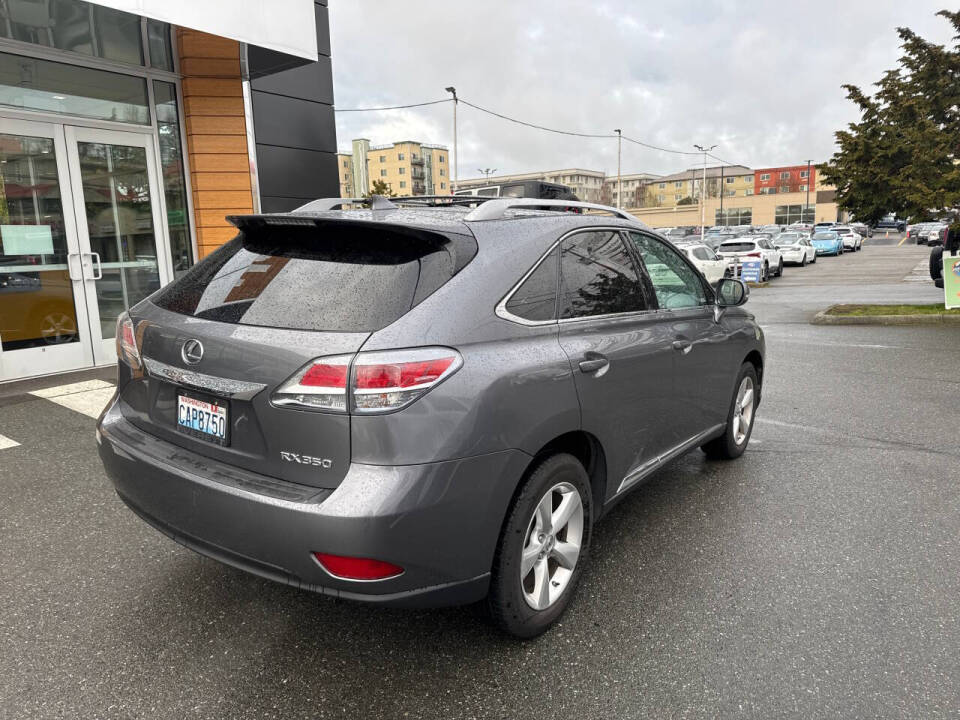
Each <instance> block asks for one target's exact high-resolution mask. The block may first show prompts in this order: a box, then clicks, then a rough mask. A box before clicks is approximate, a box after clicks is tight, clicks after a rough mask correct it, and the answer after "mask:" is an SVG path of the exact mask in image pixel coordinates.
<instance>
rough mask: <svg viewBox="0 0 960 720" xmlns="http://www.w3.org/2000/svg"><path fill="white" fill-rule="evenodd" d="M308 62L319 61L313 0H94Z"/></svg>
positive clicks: (96, 2) (97, 3)
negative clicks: (293, 56) (300, 58)
mask: <svg viewBox="0 0 960 720" xmlns="http://www.w3.org/2000/svg"><path fill="white" fill-rule="evenodd" d="M90 2H92V3H94V4H95V5H104V6H106V7H111V8H114V9H115V10H123V11H124V12H128V13H133V14H134V15H143V16H144V17H148V18H152V19H154V20H162V21H163V22H168V23H170V24H171V25H180V26H182V27H187V28H190V29H192V30H200V31H202V32H205V33H210V34H211V35H219V36H220V37H226V38H230V39H232V40H239V41H240V42H244V43H247V44H248V45H256V46H257V47H262V48H267V49H268V50H276V51H277V52H282V53H286V54H288V55H296V56H297V57H302V58H306V59H307V60H316V59H317V21H316V18H315V16H314V7H313V0H269V2H264V0H90Z"/></svg>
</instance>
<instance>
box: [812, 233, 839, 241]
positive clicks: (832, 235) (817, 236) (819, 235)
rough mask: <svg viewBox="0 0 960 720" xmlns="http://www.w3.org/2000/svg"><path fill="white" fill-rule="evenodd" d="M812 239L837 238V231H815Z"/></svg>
mask: <svg viewBox="0 0 960 720" xmlns="http://www.w3.org/2000/svg"><path fill="white" fill-rule="evenodd" d="M811 239H812V240H836V239H837V233H835V232H818V233H814V234H813V237H812V238H811Z"/></svg>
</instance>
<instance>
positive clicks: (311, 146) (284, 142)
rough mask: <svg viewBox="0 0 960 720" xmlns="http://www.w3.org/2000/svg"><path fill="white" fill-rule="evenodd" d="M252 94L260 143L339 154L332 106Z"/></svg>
mask: <svg viewBox="0 0 960 720" xmlns="http://www.w3.org/2000/svg"><path fill="white" fill-rule="evenodd" d="M251 95H252V100H253V118H254V130H255V132H256V138H257V143H258V144H260V145H281V146H283V147H292V148H303V149H305V150H323V151H325V152H332V153H335V152H336V151H337V128H336V122H335V120H334V117H333V107H332V106H330V105H320V104H318V103H315V102H310V101H309V100H299V99H296V98H289V97H285V96H283V95H271V94H269V93H262V92H254V93H251Z"/></svg>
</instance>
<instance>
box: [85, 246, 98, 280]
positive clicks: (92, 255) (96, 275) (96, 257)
mask: <svg viewBox="0 0 960 720" xmlns="http://www.w3.org/2000/svg"><path fill="white" fill-rule="evenodd" d="M87 255H89V256H90V257H92V258H94V259H95V260H96V261H97V268H96V270H95V271H94V272H95V275H94V276H93V277H92V278H90V279H91V280H102V279H103V265H101V264H100V253H96V252H88V253H87ZM81 267H82V265H81Z"/></svg>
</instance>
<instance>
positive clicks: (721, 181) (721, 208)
mask: <svg viewBox="0 0 960 720" xmlns="http://www.w3.org/2000/svg"><path fill="white" fill-rule="evenodd" d="M725 192H726V191H725V190H724V189H723V165H721V166H720V217H723V193H725ZM701 239H702V238H701Z"/></svg>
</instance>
